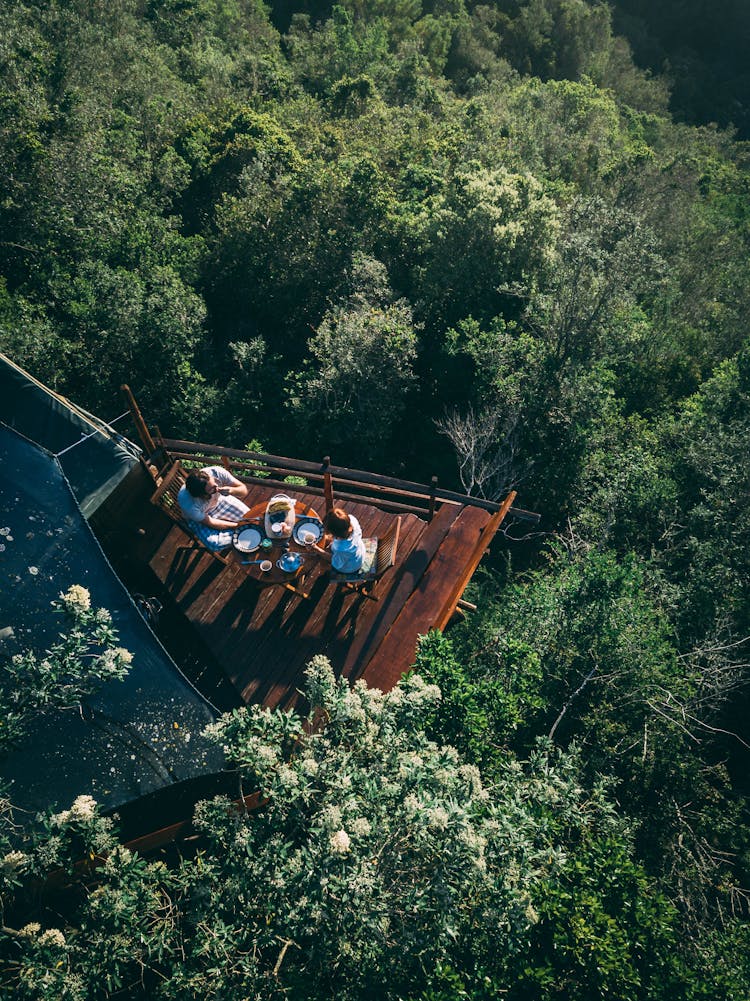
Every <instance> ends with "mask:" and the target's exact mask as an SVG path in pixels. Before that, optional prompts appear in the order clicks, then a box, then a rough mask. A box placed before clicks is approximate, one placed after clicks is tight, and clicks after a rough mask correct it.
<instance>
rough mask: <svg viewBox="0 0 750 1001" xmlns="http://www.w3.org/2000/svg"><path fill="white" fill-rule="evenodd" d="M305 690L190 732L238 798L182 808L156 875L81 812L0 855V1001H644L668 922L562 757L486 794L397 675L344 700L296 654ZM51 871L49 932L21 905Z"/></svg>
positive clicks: (87, 800)
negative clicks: (7, 1000) (59, 893)
mask: <svg viewBox="0 0 750 1001" xmlns="http://www.w3.org/2000/svg"><path fill="white" fill-rule="evenodd" d="M306 695H307V699H308V702H309V705H310V712H309V715H308V717H307V718H306V719H302V718H301V717H300V716H298V715H296V714H294V713H281V712H270V711H266V710H263V709H260V708H258V707H254V708H249V709H243V710H240V711H237V712H234V713H232V714H228V715H226V716H224V717H223V718H222V719H221V720H219V721H218V722H217V723H215V724H213V725H212V726H211V727H209V732H210V734H211V735H212V736H213V737H214V738H215V739H217V740H218V741H220V742H221V743H222V744H223V746H224V747H225V749H226V751H227V754H228V755H229V756H230V759H232V760H233V761H234V762H235V763H236V766H237V770H238V774H239V776H240V777H241V780H242V781H241V783H240V790H243V789H244V790H246V791H253V792H256V791H257V792H258V793H259V795H258V796H257V797H251V798H250V802H251V803H253V804H255V805H253V807H252V809H251V808H248V807H247V806H246V805H245V801H244V800H242V799H238V800H236V801H234V802H233V801H231V800H230V799H228V798H227V797H217V798H215V799H213V800H210V801H205V802H202V803H200V804H198V806H197V808H196V811H195V817H194V824H195V827H196V829H197V831H198V832H199V834H200V835H201V837H200V839H199V841H198V843H197V845H196V844H194V843H190V844H186V845H185V846H184V849H183V855H182V857H181V858H180V856H179V855H177V854H176V853H175V855H173V856H172V865H171V866H170V867H168V866H167V865H165V864H164V862H162V861H160V860H155V861H148V860H145V859H143V858H140V857H139V856H138V855H137V854H136V853H135V852H133V851H130V850H128V849H127V848H126V847H123V846H122V845H119V844H118V842H117V839H116V837H115V834H114V831H113V828H112V824H111V822H110V821H109V820H107V819H105V818H102V817H100V816H99V813H98V809H97V805H96V803H95V802H94V801H93V799H91V797H89V796H86V795H81V796H79V797H77V798H76V800H75V801H74V802H73V803H72V804H71V806H70V807H69V808H68V809H66V810H63V811H61V812H60V813H57V814H54V815H52V816H50V817H48V818H47V819H46V821H45V822H44V824H43V827H42V830H41V831H40V832H38V833H37V835H36V836H35V837H27V838H26V839H25V840H23V839H21V840H20V841H19V843H18V844H16V845H15V846H13V845H11V844H10V842H9V841H8V840H7V839H6V840H5V841H4V842H0V851H1V852H2V857H0V873H2V875H3V878H4V880H5V883H4V887H5V889H4V893H3V899H2V901H0V903H1V904H2V911H3V915H4V927H3V928H2V930H0V985H1V986H2V988H3V989H5V988H7V989H8V990H9V991H10V994H9V996H10V997H13V998H14V1001H15V999H18V1001H84V999H86V1001H89V999H91V1001H93V999H99V998H102V999H107V998H113V999H114V998H128V999H135V998H144V999H148V1001H199V999H200V1001H239V999H243V1001H244V999H251V1001H281V999H282V998H284V999H292V1001H329V999H331V998H336V999H337V1001H355V999H356V1001H363V999H368V998H369V999H372V1001H375V999H378V1001H379V999H383V1001H397V999H398V1001H400V999H407V1001H428V999H430V1001H453V999H454V998H460V997H464V998H472V999H474V1001H480V999H482V1001H484V999H490V998H501V997H508V998H511V999H515V1001H521V999H524V998H529V997H538V998H540V999H541V998H547V999H550V1001H551V999H552V998H556V997H558V996H560V997H562V996H571V997H572V996H574V993H573V990H572V988H571V990H570V991H567V986H569V985H570V984H573V985H575V986H576V987H581V988H582V989H581V991H580V993H577V994H575V996H580V997H592V998H593V997H609V998H615V997H629V998H630V997H633V998H635V997H640V996H643V997H644V998H653V999H656V998H657V997H658V998H659V1001H663V997H662V996H661V995H652V994H651V993H647V994H643V995H639V994H638V993H637V992H636V991H637V988H638V987H639V985H640V983H641V979H640V978H641V976H642V975H646V973H647V971H649V970H652V969H657V967H656V966H655V965H654V961H653V959H652V956H651V954H650V953H649V951H648V949H647V948H645V946H644V943H645V942H647V937H646V933H644V927H646V928H648V926H649V922H652V924H653V927H655V928H657V930H658V929H661V928H662V926H663V925H664V915H665V914H667V915H668V911H667V910H665V904H664V901H663V900H659V899H658V896H655V894H654V893H653V889H652V887H650V885H648V883H647V881H646V880H645V879H644V876H643V874H642V872H640V871H639V870H638V869H637V867H635V866H634V865H633V864H632V862H631V861H630V856H629V851H630V849H629V842H628V839H627V837H626V836H625V834H624V832H623V829H622V826H621V825H620V824H619V822H618V821H617V820H616V818H615V816H614V812H613V810H612V809H611V807H610V806H609V804H608V802H607V800H606V797H604V796H603V793H602V790H597V789H595V790H591V789H588V790H586V789H583V788H582V787H581V785H580V783H579V781H578V774H579V770H578V767H577V764H576V761H575V758H574V757H573V756H565V755H557V756H554V757H553V755H552V754H551V752H550V750H549V749H540V750H539V751H538V752H537V753H536V754H535V755H534V756H533V758H532V760H531V762H530V763H526V764H521V763H518V762H515V761H513V760H512V759H510V760H508V762H507V764H506V767H505V768H504V769H503V768H498V769H496V771H497V773H498V777H497V780H496V781H495V783H494V784H493V785H492V787H489V788H488V787H487V786H485V784H484V782H483V779H482V776H481V774H480V772H479V770H478V768H477V767H476V766H474V765H469V764H466V763H464V762H463V761H462V759H461V757H460V756H459V754H458V753H457V751H456V750H455V749H454V748H452V747H449V746H442V745H440V744H437V743H435V742H433V741H430V740H429V739H428V738H427V737H426V736H425V733H424V730H423V722H424V720H425V719H427V718H430V717H431V716H432V713H433V709H434V707H435V705H436V703H437V701H438V700H439V699H440V698H441V693H440V690H439V689H438V688H437V687H436V686H435V685H430V684H427V683H425V682H424V681H423V680H422V679H421V678H420V677H419V676H417V675H413V676H411V677H408V678H406V679H404V680H403V681H402V682H401V684H400V685H398V686H397V687H396V688H395V689H394V690H393V691H392V692H389V693H387V694H384V693H382V692H380V691H377V690H375V689H368V688H367V687H366V686H365V685H364V684H362V683H357V684H356V685H355V686H354V688H353V689H350V688H349V686H348V684H347V683H346V682H345V681H342V680H337V679H336V678H335V677H334V675H333V672H332V670H331V667H330V664H329V663H328V662H327V661H326V660H325V658H323V657H316V658H314V660H313V661H312V663H311V664H310V666H309V669H308V672H307V688H306ZM1 816H2V813H1V812H0V817H1ZM17 833H18V832H17ZM61 873H63V874H67V875H66V877H65V878H67V879H68V880H69V881H70V885H71V887H75V889H76V892H75V893H73V894H72V899H73V904H72V905H69V906H68V907H67V908H66V909H65V912H64V914H63V913H60V912H59V911H57V910H53V909H51V908H49V907H48V906H46V905H45V904H44V901H43V900H42V901H41V902H40V896H39V888H40V886H43V884H44V878H45V876H48V875H50V874H54V875H55V878H56V879H57V880H59V878H60V874H61ZM667 930H668V929H667ZM649 934H650V932H649ZM631 941H632V942H633V943H634V944H633V946H632V947H631V945H630V943H631ZM638 963H640V964H641V969H639V967H638ZM643 971H645V972H643ZM649 975H650V974H649ZM623 984H624V985H625V986H626V987H627V991H628V992H629V993H628V992H626V993H624V994H621V993H618V990H619V988H620V986H621V985H623ZM566 991H567V993H566Z"/></svg>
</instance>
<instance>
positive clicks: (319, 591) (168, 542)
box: [93, 466, 512, 708]
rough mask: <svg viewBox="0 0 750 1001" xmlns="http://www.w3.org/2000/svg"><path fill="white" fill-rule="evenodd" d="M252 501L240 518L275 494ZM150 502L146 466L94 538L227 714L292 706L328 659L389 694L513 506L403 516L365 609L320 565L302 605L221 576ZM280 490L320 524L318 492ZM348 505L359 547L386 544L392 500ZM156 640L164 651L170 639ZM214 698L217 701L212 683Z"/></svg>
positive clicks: (341, 671)
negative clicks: (374, 539)
mask: <svg viewBox="0 0 750 1001" xmlns="http://www.w3.org/2000/svg"><path fill="white" fill-rule="evenodd" d="M235 472H237V471H236V470H235ZM238 475H241V473H238ZM250 489H251V494H250V497H249V498H248V501H247V503H248V505H249V506H253V505H254V504H257V503H259V502H260V501H265V500H267V499H268V498H269V497H270V496H271V495H272V494H273V493H275V492H276V491H277V487H276V486H271V485H269V484H268V483H263V482H262V481H261V482H255V483H252V484H251V485H250ZM152 490H153V482H152V481H151V480H150V479H149V476H148V475H147V473H146V468H145V466H144V467H139V468H136V469H134V470H133V471H132V473H131V475H130V476H129V477H128V478H127V479H126V480H125V481H123V484H122V485H121V487H120V488H118V490H117V491H115V493H114V494H113V495H112V497H111V498H110V500H109V501H108V502H107V505H106V510H105V511H103V512H102V514H101V515H99V516H98V518H97V521H98V524H97V525H94V526H93V527H94V528H95V531H96V532H97V534H98V535H99V538H100V541H101V542H102V545H103V547H104V549H105V551H106V552H107V553H108V555H109V556H110V559H111V560H112V562H113V563H114V564H115V566H116V569H117V570H118V572H119V573H120V575H121V576H122V577H123V579H124V580H125V581H126V583H128V584H129V586H131V587H133V586H134V582H136V586H137V587H138V588H139V589H143V588H144V587H145V588H148V589H149V590H150V591H151V593H157V594H158V595H159V596H160V597H161V598H162V600H164V601H165V604H168V606H169V608H170V609H171V611H172V615H171V619H172V622H173V623H181V624H182V629H179V632H181V633H182V635H181V636H180V637H179V640H180V642H181V644H182V646H183V648H184V647H185V646H188V647H191V646H192V647H194V648H195V651H196V658H195V659H196V660H201V659H202V660H203V661H204V662H206V661H210V662H212V663H213V665H214V672H213V673H214V675H216V676H217V677H219V678H220V680H228V681H229V682H230V683H231V686H232V688H233V690H234V693H236V694H235V699H236V702H239V701H241V702H245V703H261V704H263V705H265V706H268V707H272V708H273V707H279V708H289V707H291V706H292V705H293V704H294V703H295V702H296V701H297V699H298V698H299V689H300V687H301V686H302V681H303V672H304V669H305V666H306V665H307V664H308V662H309V661H310V659H311V658H312V657H313V656H315V655H316V654H324V655H325V656H326V657H328V658H329V660H330V661H331V664H332V665H333V668H334V671H335V672H336V674H337V675H339V676H343V677H345V678H347V679H349V680H350V681H351V682H353V681H355V680H357V679H359V678H363V679H364V680H365V681H366V682H367V684H368V685H370V686H373V687H377V688H381V689H384V690H388V689H390V688H392V687H393V686H394V685H395V684H396V683H397V682H398V680H399V678H400V677H401V675H402V674H403V673H404V672H405V671H407V670H408V669H409V668H410V667H411V666H412V664H413V663H414V658H415V653H416V647H417V639H418V636H419V635H421V634H424V633H426V632H428V631H429V630H430V629H432V628H438V629H442V628H444V627H445V625H446V624H447V622H448V621H449V620H450V618H451V616H452V615H453V614H454V613H455V610H456V604H457V602H458V600H459V599H460V597H461V594H462V592H463V589H464V587H465V586H466V584H467V582H468V580H469V579H470V577H471V575H472V573H473V572H474V570H475V569H476V566H477V564H478V563H479V561H480V559H481V557H482V555H483V553H484V552H485V551H486V549H487V547H488V546H489V544H490V542H491V541H492V538H493V536H494V534H495V532H496V531H497V529H498V527H499V525H500V523H501V522H502V520H503V518H504V517H505V514H506V513H507V511H508V508H509V507H510V502H511V500H512V497H511V498H509V499H508V500H507V502H506V504H505V505H489V504H487V503H481V502H480V504H475V503H474V502H472V499H471V498H468V497H467V498H462V502H458V501H456V500H453V501H452V502H451V503H443V504H440V505H438V506H436V509H435V510H434V512H432V511H431V512H430V515H431V518H430V519H429V520H428V517H429V516H426V515H425V514H424V513H421V514H417V513H414V509H413V507H412V509H411V510H405V508H408V507H409V505H408V504H405V505H404V506H403V507H402V508H401V512H400V516H401V536H400V541H399V546H398V551H397V554H396V563H395V565H394V566H393V567H391V568H390V569H389V570H388V571H386V573H385V575H384V576H383V577H382V578H381V579H380V580H379V581H378V583H377V585H376V589H375V592H374V593H375V594H376V595H377V597H378V600H377V601H372V600H368V599H366V598H364V597H362V596H361V595H359V594H357V593H354V592H352V591H350V590H348V589H346V588H343V587H341V586H337V585H335V584H333V583H331V582H330V581H329V578H328V572H327V571H328V564H327V563H326V562H325V561H320V562H318V561H317V560H316V561H314V562H313V563H312V565H311V567H310V570H309V572H308V574H307V576H306V578H305V582H304V588H305V591H306V592H307V594H308V595H309V597H307V598H304V597H300V596H299V595H297V594H295V593H292V592H290V591H287V590H285V589H283V588H282V587H261V586H260V585H259V584H258V583H257V582H256V581H255V580H253V579H252V578H250V577H248V575H247V571H246V570H245V569H244V568H243V567H242V566H241V565H239V563H234V562H232V563H229V564H227V565H222V564H221V563H219V562H218V561H216V560H215V559H213V558H212V557H211V555H210V554H208V553H207V552H206V551H202V550H200V549H196V548H194V547H193V546H191V545H190V542H189V539H188V537H187V536H186V534H185V533H184V531H183V530H182V529H181V528H180V527H179V526H178V525H176V524H175V523H174V522H173V521H170V520H169V518H167V517H166V515H165V514H164V513H163V512H162V511H161V510H160V509H158V508H156V507H154V506H153V505H151V504H150V503H149V496H150V493H151V491H152ZM287 490H288V491H289V492H290V493H292V494H293V496H295V497H296V498H298V500H300V501H302V502H303V503H305V504H308V505H309V506H310V507H312V508H314V509H316V510H317V511H318V512H319V513H320V514H323V512H324V510H325V500H324V497H323V496H322V493H323V491H322V490H314V489H313V490H312V491H311V490H310V489H309V488H306V487H304V486H300V487H295V486H291V485H288V486H287ZM339 496H341V495H340V494H339ZM346 496H348V499H347V500H346V501H345V506H346V509H347V510H348V511H349V512H351V513H352V514H354V515H355V516H356V517H357V518H358V519H359V521H360V524H361V525H362V530H363V533H364V534H365V535H366V536H381V535H383V533H384V532H385V531H386V529H387V528H388V527H389V525H390V524H391V523H392V521H393V519H394V518H395V517H397V513H398V508H397V507H395V506H394V504H393V498H391V503H390V504H389V505H388V508H389V509H384V507H385V505H383V506H380V505H379V504H378V503H377V501H376V500H375V499H374V498H372V497H368V498H366V499H364V498H363V499H360V500H357V499H356V498H355V497H354V496H349V495H346ZM480 505H481V506H480ZM493 507H494V510H493ZM173 628H174V627H173ZM178 628H179V627H178ZM162 639H163V641H164V643H165V646H167V647H168V649H171V643H170V637H169V636H168V635H164V636H162ZM218 668H220V670H218ZM204 673H205V672H204ZM208 673H210V672H208ZM193 680H194V681H195V683H196V684H198V685H199V686H200V687H201V689H202V690H204V694H206V695H207V697H208V698H211V699H212V701H215V703H216V704H217V706H219V708H228V707H229V706H230V705H231V703H232V701H234V700H233V699H232V697H231V696H229V697H228V696H227V693H226V692H224V693H223V694H222V693H220V697H217V694H216V692H214V691H212V690H208V691H206V690H205V682H206V680H207V678H204V679H203V680H201V679H200V678H194V679H193ZM214 687H215V688H217V689H220V688H221V684H220V682H214ZM236 702H235V704H236Z"/></svg>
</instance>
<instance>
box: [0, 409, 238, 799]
mask: <svg viewBox="0 0 750 1001" xmlns="http://www.w3.org/2000/svg"><path fill="white" fill-rule="evenodd" d="M0 462H2V467H3V469H4V470H5V475H4V477H3V479H2V482H1V483H0V510H2V511H3V515H2V517H1V518H0V520H2V522H3V524H2V525H0V528H3V530H4V532H5V534H4V535H3V542H2V545H3V546H4V547H5V548H4V550H3V551H2V552H0V625H1V626H2V627H3V628H5V627H10V628H11V629H12V634H11V635H8V636H6V638H5V639H4V640H3V642H2V651H1V655H2V656H4V657H7V656H11V655H12V654H13V653H16V652H18V651H20V650H23V649H28V648H31V649H34V650H39V651H43V650H44V649H46V648H47V647H48V646H49V645H50V644H51V643H53V642H54V641H55V639H56V636H57V635H58V633H59V632H61V631H63V630H64V628H65V623H64V622H63V621H62V620H60V619H58V618H56V617H54V616H51V615H50V614H49V608H50V603H51V602H52V601H53V600H55V599H56V598H57V597H58V595H59V594H60V593H61V592H63V591H65V590H67V588H68V587H69V586H70V585H71V584H82V585H83V586H84V587H86V588H88V589H89V591H90V593H91V599H92V604H93V605H94V606H95V607H101V608H106V609H108V610H109V611H110V612H111V614H112V618H113V622H114V625H115V627H116V628H117V630H118V633H119V637H120V643H121V645H122V646H124V647H126V648H127V649H128V650H130V651H131V652H132V653H133V655H134V660H133V664H132V668H131V670H130V673H129V675H128V676H127V678H126V679H125V680H124V681H123V682H110V683H108V684H106V685H104V686H103V687H102V688H101V690H100V691H99V692H98V693H97V694H95V695H94V696H92V697H91V698H89V699H86V700H85V701H84V703H83V704H82V705H81V706H80V707H79V706H77V705H76V706H73V707H71V709H70V710H68V711H62V712H54V713H42V714H40V715H39V718H38V720H37V722H36V725H35V726H34V727H33V729H32V731H31V733H30V734H29V737H28V739H27V740H26V741H24V743H23V744H22V746H20V747H19V748H18V750H17V751H16V752H15V753H12V754H11V755H10V756H9V757H8V758H7V759H6V760H5V761H4V762H3V767H2V773H3V777H4V778H5V779H7V780H10V781H11V782H12V783H13V787H12V797H13V800H14V802H15V803H16V804H17V805H18V806H20V807H23V808H24V809H29V810H37V809H44V808H46V807H55V806H67V805H69V804H70V802H71V801H72V800H73V799H75V797H76V796H78V795H80V794H82V793H89V794H90V795H92V796H94V798H95V799H96V800H97V801H98V802H99V803H100V804H101V805H102V806H103V808H105V809H112V808H115V807H118V806H121V805H122V804H124V803H128V802H130V801H132V800H134V799H137V798H138V797H140V796H143V795H145V794H147V793H153V792H155V791H156V790H159V789H162V788H164V787H167V786H170V785H172V784H173V783H175V782H182V781H184V780H187V779H191V778H193V777H196V776H201V775H206V774H210V773H214V772H217V771H218V770H220V769H221V767H222V764H223V757H222V754H221V752H220V751H219V750H218V748H216V747H215V746H213V745H212V744H210V743H208V742H207V741H206V740H205V739H204V738H203V737H202V736H201V731H202V730H203V728H204V727H205V726H206V724H207V723H209V722H211V721H212V720H213V719H214V717H215V712H214V711H213V709H212V707H211V706H210V705H209V704H208V703H207V702H206V701H205V700H204V699H203V698H202V697H201V696H200V695H199V694H198V692H196V691H195V690H194V689H193V688H192V687H191V686H190V685H189V684H188V682H187V681H186V679H185V678H183V677H182V675H181V674H180V672H179V671H178V670H177V668H176V667H175V665H174V664H173V663H172V662H171V660H170V659H169V657H168V655H167V654H166V652H165V651H164V650H163V649H162V648H161V646H160V645H159V643H158V641H156V639H155V637H154V636H153V634H152V632H151V631H150V629H149V628H148V626H147V625H146V623H145V621H144V620H143V618H142V617H141V615H140V613H139V612H138V610H137V609H136V607H135V605H134V604H133V602H132V600H131V599H130V596H129V595H128V593H127V592H126V591H125V589H124V588H123V586H122V584H121V583H120V581H119V580H118V579H117V578H116V577H115V575H114V573H113V572H112V570H111V568H110V566H109V564H108V563H107V561H106V559H105V557H104V555H103V553H102V552H101V550H100V549H99V546H98V544H97V542H96V540H95V539H94V537H93V535H92V534H91V531H90V529H89V527H88V525H87V523H86V521H85V519H84V518H83V517H82V515H81V512H80V511H79V509H78V507H77V505H76V503H75V499H74V497H73V495H72V493H71V490H70V487H69V484H68V483H67V482H66V480H65V477H64V475H63V473H62V471H61V470H60V468H59V465H58V463H57V462H56V461H55V459H54V458H52V457H51V456H49V455H48V454H47V453H45V452H43V451H42V450H41V449H39V448H37V447H36V446H34V445H32V444H30V443H29V442H26V441H24V440H23V439H22V438H20V437H19V436H18V435H17V434H16V433H15V432H13V431H11V430H9V429H8V428H7V427H2V428H0ZM6 530H7V531H6Z"/></svg>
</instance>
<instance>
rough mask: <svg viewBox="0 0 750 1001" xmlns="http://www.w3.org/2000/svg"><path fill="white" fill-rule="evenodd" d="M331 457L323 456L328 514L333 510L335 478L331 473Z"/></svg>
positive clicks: (324, 490)
mask: <svg viewBox="0 0 750 1001" xmlns="http://www.w3.org/2000/svg"><path fill="white" fill-rule="evenodd" d="M330 465H331V457H330V455H324V456H323V495H324V497H325V500H326V514H328V512H329V511H331V510H332V509H333V478H332V476H331V474H330V472H329V466H330Z"/></svg>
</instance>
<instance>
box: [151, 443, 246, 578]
mask: <svg viewBox="0 0 750 1001" xmlns="http://www.w3.org/2000/svg"><path fill="white" fill-rule="evenodd" d="M186 479H187V472H186V470H185V468H184V466H183V465H182V463H181V462H179V461H178V460H174V461H173V462H172V463H171V464H170V465H169V466H168V467H167V468H166V470H165V471H164V472H163V475H162V479H161V483H160V484H159V486H158V487H157V488H156V490H155V491H154V493H153V494H152V495H151V503H152V504H154V505H156V507H158V508H159V509H160V510H162V511H163V512H164V514H166V515H167V517H168V518H170V519H171V520H172V521H173V522H174V523H175V524H176V525H179V527H180V528H181V529H182V531H183V532H184V533H185V535H187V537H188V539H190V544H191V546H192V547H193V548H194V549H200V550H201V551H202V552H204V553H210V554H211V556H213V558H214V559H215V560H218V562H219V563H221V564H223V565H224V566H226V565H227V564H228V563H229V557H228V556H227V555H225V554H224V553H222V552H220V551H218V550H216V549H209V548H208V546H206V545H205V544H204V543H203V541H202V540H201V539H199V538H198V537H197V536H196V535H195V534H194V533H193V532H191V531H190V528H189V526H188V523H187V521H186V520H185V518H184V516H183V514H182V509H181V508H180V505H179V503H178V501H177V494H178V493H179V492H180V489H181V487H182V486H183V484H184V483H185V480H186Z"/></svg>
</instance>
